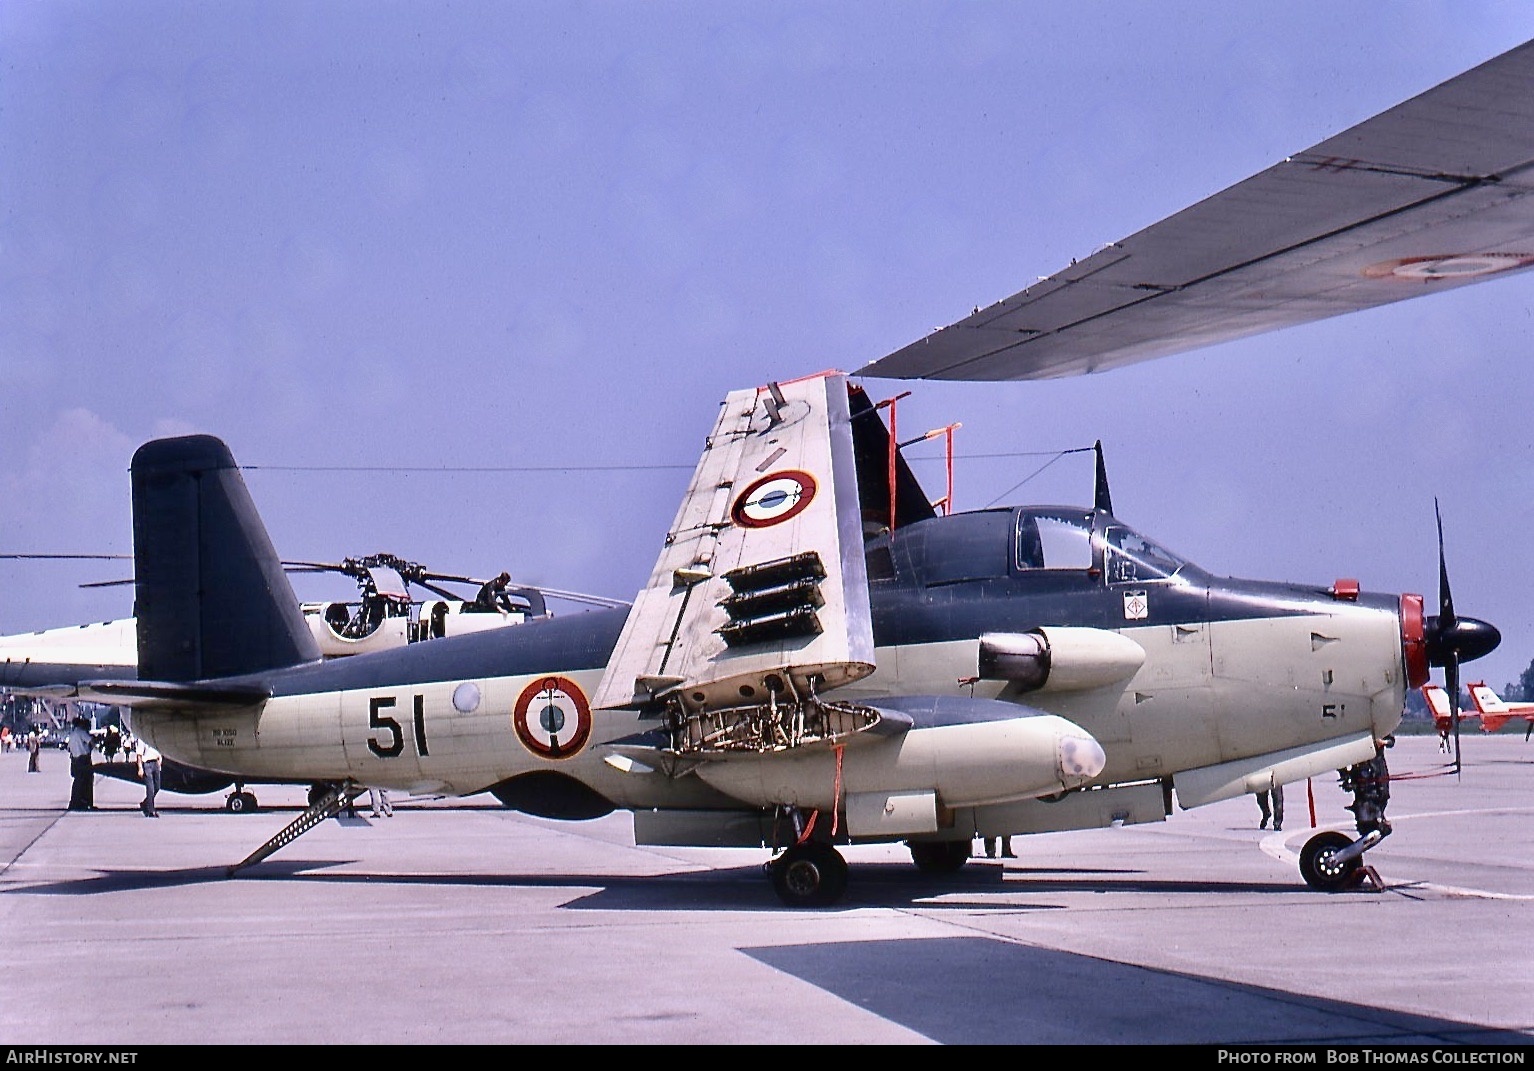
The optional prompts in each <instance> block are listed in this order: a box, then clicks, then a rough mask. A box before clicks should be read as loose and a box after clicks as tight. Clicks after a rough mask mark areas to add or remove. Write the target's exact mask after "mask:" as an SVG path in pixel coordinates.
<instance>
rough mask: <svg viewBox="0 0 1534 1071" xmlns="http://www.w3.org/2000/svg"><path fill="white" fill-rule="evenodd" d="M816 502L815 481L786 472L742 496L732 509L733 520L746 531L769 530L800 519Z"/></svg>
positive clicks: (766, 478)
mask: <svg viewBox="0 0 1534 1071" xmlns="http://www.w3.org/2000/svg"><path fill="white" fill-rule="evenodd" d="M814 500H815V477H813V476H811V475H810V474H809V473H808V472H800V471H799V470H798V469H785V470H783V471H782V472H774V473H772V474H771V475H768V476H763V477H762V478H761V479H760V480H757V481H756V482H755V483H753V484H752V485H751V486H750V487H748V488H746V489H745V490H744V491H743V492H741V495H740V497H739V498H737V499H736V500H735V505H734V506H732V507H730V518H731V519H732V520H733V521H734V522H735V523H736V524H738V525H740V526H741V527H742V528H767V527H769V526H771V525H774V524H780V523H782V522H783V521H787V520H791V519H792V518H794V517H797V516H799V514H801V513H803V512H804V510H805V508H806V507H807V506H809V504H810V503H811V502H813V501H814Z"/></svg>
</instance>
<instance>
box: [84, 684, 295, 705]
mask: <svg viewBox="0 0 1534 1071" xmlns="http://www.w3.org/2000/svg"><path fill="white" fill-rule="evenodd" d="M271 697H272V693H271V692H270V691H269V690H267V689H266V688H262V687H260V686H258V685H210V684H180V683H174V682H170V681H82V682H81V683H80V684H78V685H75V686H71V693H70V694H68V695H67V696H61V697H60V698H71V699H79V700H83V701H85V702H88V703H108V704H111V705H113V706H124V707H133V708H135V709H144V708H153V709H155V710H164V711H167V712H173V711H177V710H188V711H190V710H195V709H197V708H200V707H208V706H218V707H257V706H260V705H261V704H262V703H264V702H266V701H267V700H268V699H270V698H271Z"/></svg>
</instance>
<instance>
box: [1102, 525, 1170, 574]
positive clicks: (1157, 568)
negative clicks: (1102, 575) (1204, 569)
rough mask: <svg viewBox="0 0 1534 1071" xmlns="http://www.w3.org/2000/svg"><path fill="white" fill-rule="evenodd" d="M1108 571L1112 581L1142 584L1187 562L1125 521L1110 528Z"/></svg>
mask: <svg viewBox="0 0 1534 1071" xmlns="http://www.w3.org/2000/svg"><path fill="white" fill-rule="evenodd" d="M1107 540H1108V549H1107V554H1106V558H1107V571H1108V582H1109V583H1110V584H1139V583H1142V582H1144V581H1146V580H1165V579H1166V578H1167V577H1169V576H1173V575H1175V574H1176V573H1177V571H1178V570H1179V569H1181V568H1182V567H1183V566H1184V565H1187V564H1188V562H1187V560H1186V559H1184V558H1181V557H1178V556H1177V555H1176V554H1173V553H1172V552H1171V551H1169V550H1167V549H1166V548H1165V547H1163V546H1161V545H1159V544H1157V543H1153V542H1151V541H1150V540H1149V539H1146V538H1145V537H1144V536H1142V535H1141V534H1140V533H1139V532H1136V531H1134V530H1133V529H1132V528H1125V527H1123V526H1122V525H1114V526H1113V527H1111V528H1109V529H1108V531H1107Z"/></svg>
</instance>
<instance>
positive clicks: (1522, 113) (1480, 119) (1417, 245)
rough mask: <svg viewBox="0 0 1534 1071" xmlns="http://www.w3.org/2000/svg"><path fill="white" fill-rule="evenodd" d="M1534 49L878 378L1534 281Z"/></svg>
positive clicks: (904, 356) (959, 328)
mask: <svg viewBox="0 0 1534 1071" xmlns="http://www.w3.org/2000/svg"><path fill="white" fill-rule="evenodd" d="M1531 86H1534V41H1531V42H1528V43H1525V44H1523V45H1520V46H1518V47H1517V48H1514V49H1512V50H1511V51H1508V52H1505V53H1503V54H1502V55H1500V56H1498V57H1496V58H1495V59H1492V60H1489V61H1487V62H1486V63H1483V64H1481V65H1480V66H1479V67H1475V68H1473V69H1472V70H1470V71H1467V72H1466V73H1464V74H1461V75H1458V76H1457V77H1454V78H1451V79H1449V80H1448V81H1447V82H1444V83H1442V84H1441V85H1439V86H1437V87H1435V88H1433V89H1430V90H1428V91H1427V92H1425V93H1422V94H1420V95H1419V96H1416V97H1413V98H1412V99H1411V100H1408V101H1406V102H1405V103H1404V104H1400V105H1397V106H1396V107H1394V108H1391V109H1389V110H1388V111H1385V112H1382V113H1380V114H1379V115H1377V116H1375V117H1374V118H1372V119H1368V120H1366V121H1364V122H1362V123H1360V124H1358V125H1357V126H1355V127H1353V128H1351V129H1349V130H1346V131H1343V132H1342V133H1341V134H1338V135H1336V136H1335V137H1332V138H1328V139H1327V140H1325V141H1323V142H1321V143H1320V144H1318V145H1315V146H1313V147H1311V148H1309V149H1307V150H1305V151H1304V152H1301V153H1299V154H1297V155H1295V156H1291V157H1289V158H1288V159H1285V160H1283V161H1281V162H1280V163H1278V164H1275V165H1274V166H1272V167H1270V168H1268V169H1267V170H1266V171H1262V172H1260V173H1259V174H1257V175H1254V176H1253V177H1251V178H1249V179H1246V180H1245V181H1243V182H1239V183H1237V184H1236V185H1234V186H1231V187H1230V188H1229V189H1226V190H1224V191H1222V192H1220V193H1217V194H1215V195H1214V196H1212V197H1209V198H1207V199H1206V200H1203V201H1200V202H1199V203H1198V204H1195V205H1193V206H1192V207H1190V208H1187V209H1184V210H1183V211H1181V212H1179V213H1177V214H1176V215H1174V216H1170V217H1168V218H1167V219H1164V220H1162V221H1161V222H1159V223H1156V224H1153V225H1151V226H1150V227H1147V228H1146V229H1145V230H1142V231H1140V232H1139V233H1137V234H1134V235H1132V236H1130V237H1129V238H1126V239H1124V240H1123V241H1121V242H1116V243H1114V244H1112V245H1109V246H1107V247H1106V248H1104V249H1100V250H1098V251H1097V252H1095V253H1093V254H1092V255H1091V256H1088V257H1086V258H1085V259H1083V260H1080V261H1073V262H1072V263H1071V265H1070V266H1069V267H1068V268H1066V269H1064V270H1063V271H1059V272H1056V273H1055V274H1054V275H1051V276H1049V277H1048V278H1046V279H1043V280H1041V281H1040V282H1038V283H1035V284H1034V285H1032V286H1030V287H1028V288H1027V289H1026V290H1023V291H1021V292H1020V293H1017V294H1014V295H1012V296H1011V297H1009V298H1006V299H1005V300H1002V301H998V302H996V303H995V304H993V305H990V306H988V307H986V308H976V309H975V311H974V313H973V314H972V315H970V316H967V317H965V318H964V319H962V320H960V321H958V322H957V323H954V324H952V325H950V326H948V327H945V328H942V329H940V330H938V331H936V332H934V333H932V334H930V335H928V336H926V337H925V338H922V339H920V340H918V341H916V342H913V343H911V344H910V345H908V346H905V347H904V348H902V349H900V350H897V351H895V352H894V353H892V354H890V355H889V356H887V357H884V358H881V359H880V360H877V361H874V362H872V363H871V364H869V365H866V366H865V367H863V368H862V369H860V370H859V371H858V372H857V373H856V374H857V375H864V376H876V377H884V378H891V379H950V380H1020V379H1053V378H1058V377H1062V376H1072V375H1079V374H1083V373H1088V372H1101V371H1105V370H1107V369H1110V368H1116V367H1118V366H1120V365H1125V364H1131V363H1134V362H1136V361H1144V360H1148V359H1150V358H1153V357H1161V356H1165V355H1167V354H1171V353H1179V352H1183V351H1186V350H1191V349H1197V348H1199V347H1202V346H1208V345H1211V344H1213V343H1216V342H1225V341H1228V340H1230V339H1236V338H1243V337H1245V336H1247V335H1254V334H1259V333H1261V332H1265V331H1271V330H1275V329H1278V328H1282V327H1290V326H1293V325H1296V324H1302V323H1309V322H1311V321H1314V320H1321V319H1325V318H1327V317H1330V316H1336V315H1339V314H1341V313H1345V312H1353V311H1356V310H1359V309H1367V308H1372V307H1374V306H1376V305H1385V304H1389V303H1390V302H1394V301H1401V300H1403V299H1405V298H1410V297H1416V296H1419V295H1422V294H1428V293H1434V292H1437V291H1441V290H1448V289H1452V288H1454V287H1458V286H1463V285H1466V284H1469V283H1473V282H1478V281H1480V280H1482V279H1486V278H1489V277H1491V276H1494V275H1501V274H1506V273H1509V272H1515V271H1521V270H1523V269H1526V268H1527V267H1529V266H1530V265H1534V197H1530V196H1529V195H1530V194H1531V193H1534V93H1531V92H1530V87H1531Z"/></svg>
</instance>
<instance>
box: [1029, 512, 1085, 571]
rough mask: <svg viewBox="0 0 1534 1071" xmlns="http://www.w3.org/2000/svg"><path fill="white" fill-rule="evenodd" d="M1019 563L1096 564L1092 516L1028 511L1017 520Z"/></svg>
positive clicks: (1036, 565)
mask: <svg viewBox="0 0 1534 1071" xmlns="http://www.w3.org/2000/svg"><path fill="white" fill-rule="evenodd" d="M1017 567H1018V569H1020V570H1026V569H1090V568H1092V517H1091V515H1090V514H1088V513H1085V512H1080V513H1078V512H1062V513H1047V512H1038V513H1035V512H1027V513H1021V514H1019V515H1018V520H1017Z"/></svg>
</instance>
